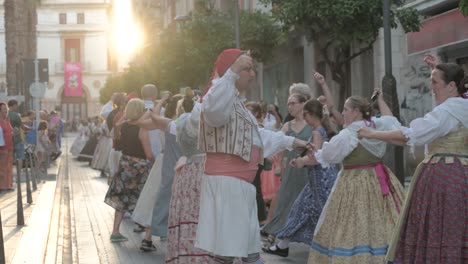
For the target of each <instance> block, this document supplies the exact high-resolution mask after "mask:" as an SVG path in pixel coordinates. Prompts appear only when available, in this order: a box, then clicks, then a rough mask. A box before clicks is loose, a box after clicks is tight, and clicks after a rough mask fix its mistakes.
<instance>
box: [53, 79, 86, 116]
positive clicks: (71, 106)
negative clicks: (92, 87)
mask: <svg viewBox="0 0 468 264" xmlns="http://www.w3.org/2000/svg"><path fill="white" fill-rule="evenodd" d="M63 91H64V86H63V85H62V87H61V88H60V91H59V93H58V96H59V100H60V110H61V117H62V118H63V119H65V120H66V121H67V122H70V121H73V119H75V118H79V119H82V118H85V117H88V99H89V98H90V96H89V91H88V89H87V87H85V85H83V95H82V96H80V97H77V96H73V97H72V96H65V95H64V92H63Z"/></svg>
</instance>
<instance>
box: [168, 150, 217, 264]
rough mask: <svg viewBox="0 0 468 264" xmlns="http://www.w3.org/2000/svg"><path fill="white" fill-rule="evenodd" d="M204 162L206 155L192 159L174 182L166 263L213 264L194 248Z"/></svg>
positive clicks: (208, 256) (207, 257) (208, 254)
mask: <svg viewBox="0 0 468 264" xmlns="http://www.w3.org/2000/svg"><path fill="white" fill-rule="evenodd" d="M205 160H206V155H205V154H200V155H194V156H192V157H191V158H189V159H188V160H187V163H186V164H185V165H184V166H183V167H182V169H181V170H180V173H178V174H176V176H175V178H174V183H173V185H172V196H171V202H170V207H169V221H168V222H169V223H168V229H169V231H168V237H167V241H168V243H167V253H166V263H177V264H182V263H187V264H189V263H202V264H203V263H205V264H209V263H213V258H212V257H211V255H210V253H208V252H206V251H203V250H201V249H197V248H195V247H194V244H195V238H196V234H197V227H198V211H199V208H200V189H201V182H202V177H203V173H204V171H205Z"/></svg>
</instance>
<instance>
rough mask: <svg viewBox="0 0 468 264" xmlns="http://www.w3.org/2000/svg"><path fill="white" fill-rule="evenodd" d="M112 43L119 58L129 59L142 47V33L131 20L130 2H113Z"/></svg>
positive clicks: (127, 0)
mask: <svg viewBox="0 0 468 264" xmlns="http://www.w3.org/2000/svg"><path fill="white" fill-rule="evenodd" d="M113 23H114V24H113V41H114V47H115V51H116V52H117V54H118V55H119V56H123V57H125V58H131V57H132V56H134V55H135V53H136V52H138V50H139V49H140V48H141V47H142V45H143V42H144V36H143V32H142V31H141V28H140V27H139V25H138V23H137V22H136V21H135V20H134V19H133V14H132V5H131V0H118V1H115V2H114V22H113Z"/></svg>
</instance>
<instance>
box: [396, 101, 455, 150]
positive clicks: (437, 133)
mask: <svg viewBox="0 0 468 264" xmlns="http://www.w3.org/2000/svg"><path fill="white" fill-rule="evenodd" d="M459 124H460V121H459V120H457V119H456V118H454V117H453V116H452V115H451V114H450V113H448V112H447V111H444V110H442V109H440V108H434V110H433V111H432V112H429V113H427V114H426V115H425V116H424V117H422V118H416V119H414V120H413V121H411V123H410V127H409V128H407V127H402V128H401V130H402V132H403V134H404V135H405V136H406V137H407V138H408V139H409V140H408V143H407V144H408V145H410V146H412V145H417V146H420V145H425V144H428V143H431V142H432V141H434V140H435V139H437V138H440V137H443V136H445V135H447V134H448V133H450V132H452V131H455V130H456V129H457V128H458V125H459Z"/></svg>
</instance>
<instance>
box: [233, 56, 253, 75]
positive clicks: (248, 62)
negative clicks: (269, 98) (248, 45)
mask: <svg viewBox="0 0 468 264" xmlns="http://www.w3.org/2000/svg"><path fill="white" fill-rule="evenodd" d="M251 69H253V60H252V58H251V57H250V56H249V55H247V54H243V55H240V56H239V58H237V60H236V61H235V62H234V63H233V64H232V66H231V70H232V71H233V72H235V73H237V74H239V73H240V72H241V71H245V70H251Z"/></svg>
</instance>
